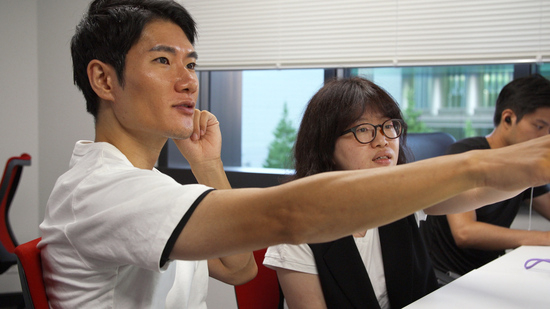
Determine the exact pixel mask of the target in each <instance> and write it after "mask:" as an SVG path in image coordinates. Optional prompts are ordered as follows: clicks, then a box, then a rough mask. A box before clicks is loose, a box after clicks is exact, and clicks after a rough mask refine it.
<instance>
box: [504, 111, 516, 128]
mask: <svg viewBox="0 0 550 309" xmlns="http://www.w3.org/2000/svg"><path fill="white" fill-rule="evenodd" d="M500 119H501V121H500V123H501V124H504V125H507V126H511V125H512V124H513V123H515V122H516V114H515V113H514V111H512V110H511V109H509V108H507V109H505V110H503V111H502V114H501V117H500Z"/></svg>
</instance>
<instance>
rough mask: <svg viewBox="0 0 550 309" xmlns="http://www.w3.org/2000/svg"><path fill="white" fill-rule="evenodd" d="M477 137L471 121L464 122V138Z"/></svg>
mask: <svg viewBox="0 0 550 309" xmlns="http://www.w3.org/2000/svg"><path fill="white" fill-rule="evenodd" d="M477 135H478V134H477V132H476V129H474V127H473V126H472V120H471V119H468V120H466V123H464V137H472V136H477Z"/></svg>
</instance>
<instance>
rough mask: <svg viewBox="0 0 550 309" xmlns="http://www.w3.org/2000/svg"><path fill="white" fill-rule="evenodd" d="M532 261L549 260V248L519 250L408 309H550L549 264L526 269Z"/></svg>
mask: <svg viewBox="0 0 550 309" xmlns="http://www.w3.org/2000/svg"><path fill="white" fill-rule="evenodd" d="M532 258H542V259H550V247H543V246H522V247H519V248H517V249H515V250H513V251H511V252H509V253H507V254H505V255H503V256H501V257H500V258H498V259H496V260H494V261H492V262H490V263H488V264H486V265H484V266H483V267H481V268H478V269H476V270H473V271H471V272H469V273H467V274H466V275H464V276H462V277H460V278H458V279H456V280H454V281H453V282H451V283H449V284H447V285H445V286H443V287H441V288H440V289H438V290H436V291H434V292H432V293H430V294H428V295H426V296H424V297H423V298H421V299H419V300H417V301H416V302H414V303H412V304H410V305H409V306H407V307H405V308H407V309H416V308H419V309H420V308H421V309H429V308H446V309H447V308H451V309H452V308H460V309H463V308H467V309H473V308H484V309H485V308H499V309H507V308H510V309H511V308H521V309H524V308H525V309H532V308H550V263H547V262H541V263H539V264H537V265H536V266H534V267H533V268H531V269H525V267H524V264H525V262H526V261H527V260H529V259H532Z"/></svg>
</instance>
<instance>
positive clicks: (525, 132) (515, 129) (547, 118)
mask: <svg viewBox="0 0 550 309" xmlns="http://www.w3.org/2000/svg"><path fill="white" fill-rule="evenodd" d="M547 134H550V107H541V108H538V109H537V110H536V111H535V112H534V113H530V114H526V115H525V116H523V118H521V120H520V121H519V122H515V121H513V122H512V130H511V132H510V142H511V144H516V143H520V142H525V141H528V140H530V139H533V138H537V137H541V136H544V135H547Z"/></svg>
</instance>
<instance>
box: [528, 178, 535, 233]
mask: <svg viewBox="0 0 550 309" xmlns="http://www.w3.org/2000/svg"><path fill="white" fill-rule="evenodd" d="M533 190H534V188H533V187H531V199H530V200H529V227H528V228H527V230H528V231H530V230H531V215H532V213H533Z"/></svg>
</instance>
